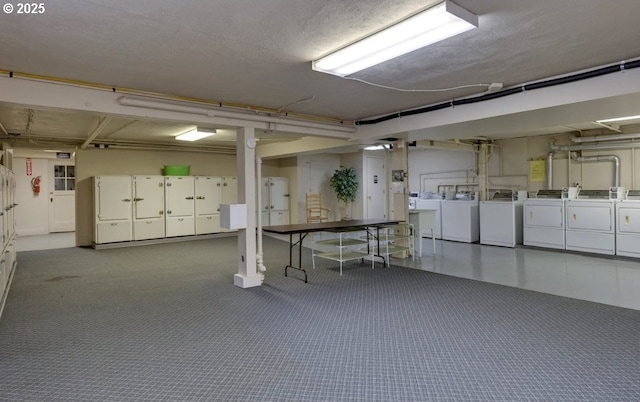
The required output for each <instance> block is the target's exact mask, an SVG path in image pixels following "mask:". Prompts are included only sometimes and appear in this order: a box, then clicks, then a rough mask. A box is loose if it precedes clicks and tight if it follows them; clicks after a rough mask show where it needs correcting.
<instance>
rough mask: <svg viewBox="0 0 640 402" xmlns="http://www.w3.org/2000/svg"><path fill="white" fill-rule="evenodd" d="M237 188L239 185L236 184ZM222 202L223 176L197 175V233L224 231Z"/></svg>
mask: <svg viewBox="0 0 640 402" xmlns="http://www.w3.org/2000/svg"><path fill="white" fill-rule="evenodd" d="M236 189H237V186H236ZM221 203H222V178H221V177H211V176H196V177H195V215H196V234H206V233H218V232H222V228H221V227H220V204H221Z"/></svg>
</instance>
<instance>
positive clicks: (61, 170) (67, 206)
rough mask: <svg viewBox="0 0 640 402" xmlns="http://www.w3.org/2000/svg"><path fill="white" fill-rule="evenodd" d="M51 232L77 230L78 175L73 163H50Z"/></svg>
mask: <svg viewBox="0 0 640 402" xmlns="http://www.w3.org/2000/svg"><path fill="white" fill-rule="evenodd" d="M49 177H51V181H52V182H51V183H50V187H49V188H50V189H51V190H50V191H49V232H51V233H54V232H73V231H75V230H76V174H75V166H74V162H73V161H70V160H69V161H58V160H56V161H52V162H50V163H49Z"/></svg>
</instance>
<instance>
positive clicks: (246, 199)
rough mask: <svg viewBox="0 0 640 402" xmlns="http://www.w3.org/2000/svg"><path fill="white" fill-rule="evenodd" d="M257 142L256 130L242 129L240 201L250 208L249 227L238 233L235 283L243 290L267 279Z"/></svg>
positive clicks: (239, 141)
mask: <svg viewBox="0 0 640 402" xmlns="http://www.w3.org/2000/svg"><path fill="white" fill-rule="evenodd" d="M255 143H256V142H255V130H254V128H253V127H241V128H238V131H237V137H236V148H237V165H238V169H237V170H238V202H239V203H240V204H246V205H247V228H246V229H240V230H238V273H237V274H235V275H234V277H233V283H234V284H235V285H236V286H238V287H241V288H250V287H254V286H260V285H262V281H263V280H264V275H263V274H261V273H259V272H258V271H257V264H256V176H255V165H254V163H255Z"/></svg>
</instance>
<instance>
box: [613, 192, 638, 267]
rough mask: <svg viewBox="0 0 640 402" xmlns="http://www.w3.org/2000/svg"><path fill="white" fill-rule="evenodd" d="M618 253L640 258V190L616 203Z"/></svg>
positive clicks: (629, 193)
mask: <svg viewBox="0 0 640 402" xmlns="http://www.w3.org/2000/svg"><path fill="white" fill-rule="evenodd" d="M616 255H621V256H625V257H636V258H640V190H629V192H628V194H627V196H626V198H625V199H624V200H622V201H620V202H617V203H616Z"/></svg>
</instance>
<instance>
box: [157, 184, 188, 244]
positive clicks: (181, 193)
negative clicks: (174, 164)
mask: <svg viewBox="0 0 640 402" xmlns="http://www.w3.org/2000/svg"><path fill="white" fill-rule="evenodd" d="M164 179H165V184H164V188H165V216H166V225H167V237H174V236H189V235H194V234H196V229H195V203H194V199H195V196H194V194H195V187H194V186H195V184H194V183H195V182H194V178H193V176H165V178H164Z"/></svg>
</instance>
